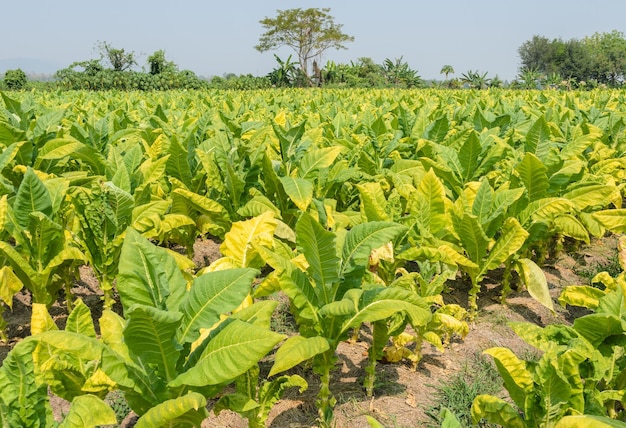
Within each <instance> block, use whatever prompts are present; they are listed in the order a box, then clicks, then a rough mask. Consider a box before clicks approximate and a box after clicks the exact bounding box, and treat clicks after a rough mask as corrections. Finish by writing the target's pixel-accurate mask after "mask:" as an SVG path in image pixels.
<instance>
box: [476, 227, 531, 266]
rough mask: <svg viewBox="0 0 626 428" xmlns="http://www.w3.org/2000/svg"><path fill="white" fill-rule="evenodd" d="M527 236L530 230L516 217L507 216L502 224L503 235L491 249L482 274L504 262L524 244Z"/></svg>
mask: <svg viewBox="0 0 626 428" xmlns="http://www.w3.org/2000/svg"><path fill="white" fill-rule="evenodd" d="M526 238H528V232H526V231H525V230H524V228H522V226H521V225H520V224H519V222H518V221H517V220H516V219H515V218H514V217H509V218H507V219H506V220H505V222H504V224H503V225H502V230H501V235H500V237H499V238H498V240H497V241H496V243H495V245H494V246H493V248H492V249H491V251H489V255H488V256H487V259H486V260H485V262H484V264H483V266H482V268H481V270H480V274H481V275H482V274H484V273H486V272H488V271H490V270H492V269H496V268H497V267H498V266H500V265H501V264H502V263H504V262H505V261H506V260H507V259H508V258H509V257H510V256H511V255H513V254H515V253H516V252H517V250H519V249H520V248H521V247H522V245H524V242H526Z"/></svg>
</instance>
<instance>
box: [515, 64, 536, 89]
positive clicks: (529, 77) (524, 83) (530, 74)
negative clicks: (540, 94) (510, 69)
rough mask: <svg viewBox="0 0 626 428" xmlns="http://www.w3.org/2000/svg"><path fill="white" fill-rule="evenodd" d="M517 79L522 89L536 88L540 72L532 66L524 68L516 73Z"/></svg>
mask: <svg viewBox="0 0 626 428" xmlns="http://www.w3.org/2000/svg"><path fill="white" fill-rule="evenodd" d="M517 79H518V80H519V84H520V87H521V88H522V89H537V88H538V87H539V81H540V79H541V73H540V72H538V71H537V70H534V69H532V68H525V69H523V70H521V71H520V72H519V73H518V75H517Z"/></svg>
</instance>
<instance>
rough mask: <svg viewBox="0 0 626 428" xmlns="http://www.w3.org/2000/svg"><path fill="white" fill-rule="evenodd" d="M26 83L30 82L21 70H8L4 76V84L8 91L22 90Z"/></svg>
mask: <svg viewBox="0 0 626 428" xmlns="http://www.w3.org/2000/svg"><path fill="white" fill-rule="evenodd" d="M26 82H28V78H27V77H26V73H24V71H22V69H21V68H18V69H16V70H7V71H6V73H5V74H4V84H5V85H6V87H7V88H8V89H22V88H23V87H24V86H25V85H26Z"/></svg>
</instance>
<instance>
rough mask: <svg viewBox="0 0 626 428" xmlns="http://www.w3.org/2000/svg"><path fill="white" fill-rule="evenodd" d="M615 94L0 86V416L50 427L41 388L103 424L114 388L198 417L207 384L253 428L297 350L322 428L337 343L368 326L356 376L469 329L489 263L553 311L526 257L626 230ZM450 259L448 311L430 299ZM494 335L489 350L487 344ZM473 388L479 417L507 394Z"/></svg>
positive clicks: (144, 417) (157, 415) (620, 114)
mask: <svg viewBox="0 0 626 428" xmlns="http://www.w3.org/2000/svg"><path fill="white" fill-rule="evenodd" d="M625 96H626V92H623V91H617V90H615V91H592V92H581V93H578V92H568V93H560V92H551V93H542V92H530V91H529V92H521V91H520V92H515V91H506V92H503V91H487V92H474V91H436V90H421V91H391V90H369V91H366V90H363V91H349V92H348V91H341V90H272V91H253V92H245V93H241V92H218V91H195V92H183V91H181V92H163V93H132V92H131V93H128V92H123V93H122V92H120V93H118V92H106V93H94V92H62V93H50V92H45V93H36V92H34V93H21V94H12V95H11V96H8V95H6V94H2V99H3V106H2V107H0V238H1V239H0V262H1V263H0V266H2V267H1V268H0V299H1V300H2V303H0V304H2V305H5V306H6V307H8V309H10V308H11V306H12V301H13V297H14V296H15V294H17V293H19V292H21V291H23V290H26V292H27V293H30V295H31V296H32V302H33V303H32V309H33V315H32V322H31V333H32V334H31V336H29V337H28V338H26V339H24V340H22V341H20V342H19V343H18V344H17V345H16V346H15V347H14V349H13V350H12V351H11V353H10V354H9V356H8V357H7V358H6V359H5V361H4V363H3V365H2V367H1V368H0V411H1V412H0V414H1V415H2V416H1V418H2V421H3V424H5V425H8V426H48V425H50V424H52V418H53V417H52V413H51V409H50V405H49V402H48V391H49V390H50V391H51V392H52V393H54V394H56V395H58V396H60V397H62V398H64V399H67V400H68V401H70V402H71V403H72V406H71V409H70V411H69V413H68V414H67V415H66V416H65V419H64V421H63V422H62V423H61V425H62V426H74V425H76V424H87V425H93V426H95V425H100V424H110V423H115V420H114V419H115V416H114V413H113V411H112V410H111V409H109V408H108V406H107V404H106V403H105V402H104V401H103V398H104V397H105V396H106V394H107V393H109V392H110V391H113V390H121V391H123V392H124V396H125V398H126V400H127V402H128V404H129V406H130V407H131V408H132V409H133V410H134V411H135V412H136V413H137V414H138V415H139V416H140V417H139V421H138V423H137V426H162V425H167V426H188V425H192V426H198V425H199V424H200V422H201V421H202V420H203V419H204V418H206V416H207V409H206V404H207V400H208V399H209V398H216V397H219V401H218V402H217V404H216V405H215V407H214V410H216V411H219V410H220V409H231V410H234V411H236V412H239V413H240V414H242V415H243V416H244V417H246V418H247V419H248V420H249V423H250V426H263V425H264V423H265V421H266V419H267V417H268V414H269V411H270V409H271V407H272V405H273V404H275V403H276V402H277V401H278V400H279V399H280V397H281V396H282V394H283V392H284V391H285V390H286V389H287V388H299V389H300V390H304V389H305V388H307V383H306V382H305V380H304V379H303V378H302V377H300V376H298V375H295V374H293V371H292V370H291V369H293V368H294V367H296V366H298V365H300V364H303V363H306V365H307V367H312V370H313V371H314V373H315V374H317V375H318V376H319V380H320V383H321V387H320V389H319V393H318V395H317V408H318V411H319V423H320V425H322V426H329V425H331V424H332V419H333V407H334V405H335V403H336V400H335V398H334V396H333V392H332V389H331V383H330V378H331V375H332V372H333V369H334V367H335V363H336V361H337V354H336V350H337V346H338V345H339V343H340V342H341V341H343V340H345V339H346V338H348V337H349V336H350V335H358V334H359V330H360V327H361V325H362V324H364V323H367V324H368V325H369V326H371V330H372V341H371V346H370V348H369V363H368V366H367V367H366V372H367V376H366V378H365V381H364V388H365V389H366V390H367V392H368V393H369V394H372V393H373V388H374V382H375V375H376V362H377V360H379V359H380V358H381V356H382V355H383V354H384V353H386V354H387V358H388V359H396V360H399V359H402V358H408V359H410V360H411V361H412V363H413V365H414V367H415V366H417V364H418V363H419V361H420V358H421V349H422V344H424V343H431V344H432V345H434V346H436V347H437V348H439V349H443V348H444V346H445V345H446V344H447V343H448V342H449V340H450V338H451V337H452V336H453V335H459V336H463V335H464V334H466V332H467V329H468V325H467V322H468V321H469V320H472V319H473V318H474V317H475V316H476V314H477V310H478V296H479V293H480V290H481V284H482V281H483V279H484V278H485V277H486V276H487V275H489V274H490V273H492V272H493V271H494V270H495V269H503V272H504V275H503V278H504V279H503V282H502V299H503V301H505V300H506V297H507V295H508V293H510V292H511V290H512V287H520V286H523V287H525V288H526V289H527V290H528V291H529V293H530V294H531V295H532V296H533V297H534V298H535V299H537V300H538V301H539V302H541V303H542V304H543V305H545V306H547V307H549V308H551V309H552V308H553V306H552V305H553V302H552V300H551V298H550V295H549V292H548V286H547V283H546V279H545V276H544V275H543V273H542V270H541V265H542V263H543V261H544V260H545V258H546V257H548V256H553V255H555V254H557V253H558V252H559V251H560V250H561V249H562V248H563V245H564V243H566V244H567V245H576V243H580V242H589V241H590V239H591V238H592V237H601V236H603V235H604V234H605V233H609V232H613V233H623V232H624V231H626V209H623V208H622V204H623V201H624V195H625V189H624V186H625V184H624V183H625V178H626V156H624V154H625V153H624V152H625V151H626V134H625V130H626V108H625V106H626V102H625ZM199 237H211V238H213V239H218V240H219V241H220V242H221V246H220V251H221V255H222V257H221V258H220V259H218V260H217V261H215V262H213V263H211V264H210V265H209V266H206V267H203V268H202V269H200V270H197V269H196V267H195V265H194V264H193V263H192V262H191V260H190V257H191V256H192V254H193V244H194V242H195V241H196V240H197V239H198V238H199ZM172 248H183V249H184V250H186V254H181V252H180V251H178V252H175V251H173V250H172ZM184 252H185V251H182V253H184ZM83 265H89V266H90V267H91V268H92V269H93V272H94V274H95V276H96V277H97V278H98V280H99V284H100V288H101V289H102V292H103V310H102V316H101V317H100V318H99V319H98V320H97V322H95V323H94V321H92V316H91V313H90V308H88V307H87V306H86V305H85V304H84V303H83V302H81V301H80V299H75V298H74V297H73V296H72V285H73V282H74V278H76V276H77V270H78V268H79V267H81V266H83ZM459 277H460V278H464V279H465V280H466V282H467V284H469V287H468V289H469V291H468V296H467V306H466V308H467V309H464V308H462V307H461V306H458V305H452V304H445V303H444V299H443V297H442V296H443V294H445V293H446V292H447V290H448V287H449V285H448V281H449V280H450V279H453V278H456V279H458V278H459ZM607 281H608V279H607ZM617 289H618V288H616V287H612V288H611V287H607V290H609V291H611V290H617ZM609 291H607V295H608V296H610V295H611V293H610V292H609ZM278 292H282V293H284V294H285V295H286V296H288V297H289V300H290V307H291V311H292V313H293V316H294V318H295V320H296V321H297V324H298V329H299V332H298V334H295V335H292V336H290V337H287V336H286V335H283V334H278V333H276V332H273V331H271V329H270V319H271V317H272V314H273V312H274V310H275V306H276V303H275V300H273V299H268V297H270V296H272V295H274V294H275V293H278ZM611 292H612V291H611ZM592 296H594V298H596V299H597V300H598V304H597V305H596V307H597V308H598V315H597V316H595V318H594V316H590V317H588V318H585V321H584V322H585V323H587V324H584V326H585V327H588V324H591V325H593V323H594V322H596V321H595V320H599V319H600V317H604V318H606V315H605V312H606V311H604V309H603V311H604V312H601V311H600V309H602V308H605V307H606V304H604V303H602V302H604V301H605V300H608V299H610V297H603V296H600V295H599V294H592ZM59 299H64V300H65V302H66V305H67V309H68V312H69V315H68V319H67V325H66V327H65V330H63V331H59V330H58V329H57V326H56V325H55V323H54V322H53V321H52V318H51V317H50V314H49V312H48V308H49V307H50V305H51V304H52V303H53V302H55V301H58V300H59ZM603 299H604V300H603ZM118 300H119V302H120V303H121V307H122V308H123V310H122V311H117V312H116V311H113V310H112V308H113V304H114V303H115V302H116V301H118ZM567 302H568V303H572V301H571V300H567ZM620 302H621V300H620ZM579 303H580V302H579ZM586 304H587V305H590V304H593V305H595V303H589V302H586ZM620 305H621V303H620ZM605 309H606V310H609V309H611V310H613V309H615V308H605ZM615 310H619V311H621V312H620V313H623V312H624V306H623V305H621V306H620V307H619V308H618V309H615ZM620 316H621V315H620ZM604 318H603V319H604ZM620 320H621V321H619V322H621V323H623V322H624V321H623V318H620ZM598 322H600V321H598ZM602 322H604V321H602ZM611 322H613V321H611ZM616 323H617V321H615V322H613V324H615V325H613V324H611V325H612V326H613V327H614V328H615V331H616V332H617V330H619V329H618V327H617V324H616ZM579 324H580V325H583V321H581V322H580V323H579ZM407 326H410V327H411V328H410V329H407ZM576 328H577V327H576V325H575V326H574V329H576ZM568 331H569V330H568ZM611 331H613V330H611ZM408 332H410V334H409V333H408ZM528 334H530V333H528ZM581 334H583V335H584V334H585V333H581ZM616 334H620V335H621V336H620V338H619V339H616V341H615V342H611V344H613V345H615V346H617V345H618V344H619V343H622V342H623V333H622V330H619V332H617V333H616ZM535 336H536V337H537V339H534V340H535V342H538V341H539V340H540V339H538V337H539V335H538V334H536V335H535ZM611 337H613V336H611ZM592 339H593V338H592ZM605 339H606V337H603V338H602V340H605ZM599 341H600V338H598V339H597V340H595V341H592V342H591V345H590V346H596V348H597V347H598V346H600V343H599ZM620 341H621V342H620ZM544 342H545V340H544ZM407 343H414V344H415V345H414V346H406V344H407ZM542 343H543V342H542ZM602 343H604V342H602ZM559 346H565V347H567V346H570V343H565V344H559ZM572 346H573V345H572ZM602 346H604V345H602ZM607 346H608V345H607ZM559 349H560V348H559ZM585 349H586V348H585ZM585 349H583V350H582V351H580V352H582V353H583V354H584V353H585V352H586V350H585ZM603 349H604V348H603ZM503 352H504V351H491V353H492V354H493V355H494V356H496V359H497V361H501V362H502V361H504V357H505V356H506V357H508V354H507V355H504V354H503ZM503 355H504V356H503ZM614 357H615V358H612V359H604V360H602V364H604V365H606V366H607V367H608V366H611V365H612V366H611V370H618V371H619V370H622V369H623V367H622V366H624V361H623V359H624V356H623V353H619V352H617V351H615V354H614ZM261 360H263V362H262V363H260V362H261ZM266 361H270V363H271V364H269V365H268V364H266V363H265V362H266ZM568 361H569V360H568ZM572 361H573V360H572ZM605 363H606V364H605ZM502 364H503V365H504V366H506V364H504V363H502ZM551 364H552V363H551ZM555 364H556V363H555ZM572 364H573V363H572ZM506 367H508V366H506ZM603 367H604V366H603ZM555 370H556V368H555ZM572 373H573V372H572ZM572 373H570V372H568V374H567V375H564V376H570V378H571V377H572V376H576V375H577V374H576V373H573V374H572ZM616 373H617V372H616ZM619 373H620V375H619V376H618V378H619V379H620V380H619V382H622V383H623V381H622V380H621V379H622V378H623V375H621V373H622V372H621V371H619ZM516 376H522V374H520V373H519V372H515V376H513V375H511V376H508V377H506V378H505V383H507V386H509V385H513V387H514V388H517V389H515V390H514V391H513V392H512V393H511V397H512V398H513V399H514V400H515V402H516V404H517V405H518V406H519V408H520V409H522V410H520V411H518V410H515V409H514V408H513V407H511V406H510V405H509V407H510V408H509V407H507V408H506V409H507V410H506V411H507V412H509V413H510V414H515V415H517V416H516V417H517V419H515V418H513V416H511V418H513V419H515V420H516V421H518V419H519V420H521V421H522V422H519V421H518V422H519V424H521V423H526V421H529V420H530V419H528V418H530V415H531V413H530V412H528V410H524V409H527V407H526V408H525V407H523V406H521V404H520V403H522V401H519V402H518V401H517V398H519V399H520V400H522V398H523V399H524V400H526V401H527V402H529V403H530V401H532V400H533V398H532V397H534V396H533V395H532V394H531V393H532V391H531V390H530V388H531V387H530V386H529V385H530V383H529V382H530V380H529V379H530V377H532V376H534V374H533V373H529V374H523V377H522V378H520V379H522V380H520V381H517V380H516V379H518V378H517V377H516ZM570 378H567V379H566V380H568V381H569V379H570ZM512 379H513V380H512ZM559 379H561V380H562V376H561V377H559ZM594 379H595V378H594ZM523 382H526V383H523ZM555 382H556V381H555ZM622 383H620V385H621V384H622ZM233 384H234V385H235V387H234V388H233V387H229V389H228V390H227V391H228V393H226V392H225V391H226V387H227V386H229V385H233ZM596 384H598V385H599V384H600V382H599V381H598V382H597V383H596ZM559 385H560V384H555V387H559ZM586 385H587V384H586ZM589 385H590V384H589ZM522 389H523V391H524V394H526V395H523V396H522V395H521V392H520V391H521V390H522ZM518 390H519V391H518ZM620 391H621V390H620ZM572 396H573V395H572ZM520 397H521V398H520ZM528 397H530V398H528ZM576 397H578V398H576V399H577V400H578V401H576V403H573V402H571V403H570V404H569V405H568V406H565V408H566V409H572V410H566V411H563V412H561V413H559V415H560V416H561V415H565V414H567V413H568V412H569V413H581V414H582V413H591V414H593V415H596V416H594V417H603V418H623V415H622V413H621V410H620V409H621V408H619V406H614V407H613V408H612V409H613V410H612V411H605V410H606V409H608V408H609V407H610V406H608V405H606V404H607V402H608V401H611V400H613V401H615V400H618V401H619V400H622V396H621V395H619V394H618V393H611V394H604V395H602V393H599V395H597V396H594V397H595V398H594V400H595V401H593V403H594V405H593V406H586V405H585V403H587V401H585V400H586V398H585V399H582V401H580V400H581V399H580V395H578V396H576ZM585 397H586V396H585ZM561 398H563V397H561ZM566 398H567V397H566ZM482 400H483V401H482V402H481V403H482V404H480V403H479V404H477V405H476V415H477V417H483V416H486V415H491V414H493V413H497V412H495V411H493V409H494V408H495V407H494V406H504V405H503V404H502V403H500V402H492V401H489V400H490V399H489V398H488V397H484V398H483V399H482ZM529 400H530V401H529ZM490 403H491V404H490ZM494 403H495V404H494ZM531 404H532V403H531ZM602 404H604V405H605V406H604V407H603V406H602ZM528 405H530V404H528ZM490 406H491V407H490ZM95 409H98V411H95ZM511 409H512V410H511ZM550 409H552V408H550ZM615 409H618V410H615ZM609 410H610V409H609ZM490 412H491V413H490ZM513 419H511V420H513ZM518 422H516V423H518ZM529 423H530V422H529ZM519 424H518V425H519ZM519 426H522V425H519Z"/></svg>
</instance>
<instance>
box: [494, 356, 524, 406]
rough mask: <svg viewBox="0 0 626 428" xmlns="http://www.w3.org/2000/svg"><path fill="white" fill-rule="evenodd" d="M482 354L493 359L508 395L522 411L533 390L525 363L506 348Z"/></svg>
mask: <svg viewBox="0 0 626 428" xmlns="http://www.w3.org/2000/svg"><path fill="white" fill-rule="evenodd" d="M484 353H485V354H487V355H491V356H492V357H493V358H494V360H495V362H496V366H497V367H498V372H499V373H500V376H502V380H503V381H504V386H505V387H506V389H507V391H508V392H509V395H510V396H511V398H512V399H513V401H514V402H515V404H517V406H518V407H519V408H520V409H524V408H525V406H526V399H527V396H528V395H529V394H530V393H531V392H532V390H533V377H532V374H531V373H530V372H529V371H528V369H527V368H526V362H525V361H523V360H520V359H519V358H517V356H516V355H515V354H514V353H513V351H511V350H510V349H507V348H490V349H487V350H486V351H485V352H484Z"/></svg>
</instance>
